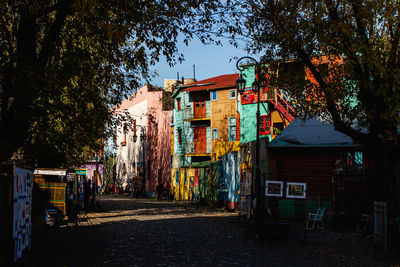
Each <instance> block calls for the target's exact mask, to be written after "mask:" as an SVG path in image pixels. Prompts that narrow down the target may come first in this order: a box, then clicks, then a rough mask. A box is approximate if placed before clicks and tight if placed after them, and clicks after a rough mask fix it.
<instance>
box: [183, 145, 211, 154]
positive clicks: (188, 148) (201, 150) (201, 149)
mask: <svg viewBox="0 0 400 267" xmlns="http://www.w3.org/2000/svg"><path fill="white" fill-rule="evenodd" d="M185 155H188V156H209V155H210V152H208V151H207V145H204V144H195V143H185Z"/></svg>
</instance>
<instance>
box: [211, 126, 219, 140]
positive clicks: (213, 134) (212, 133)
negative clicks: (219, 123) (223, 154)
mask: <svg viewBox="0 0 400 267" xmlns="http://www.w3.org/2000/svg"><path fill="white" fill-rule="evenodd" d="M211 138H212V139H213V140H216V139H218V129H217V128H214V129H212V131H211Z"/></svg>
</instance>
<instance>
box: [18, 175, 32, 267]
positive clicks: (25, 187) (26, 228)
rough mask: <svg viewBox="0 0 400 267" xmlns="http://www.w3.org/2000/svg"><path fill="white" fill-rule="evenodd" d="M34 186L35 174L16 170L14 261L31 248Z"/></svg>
mask: <svg viewBox="0 0 400 267" xmlns="http://www.w3.org/2000/svg"><path fill="white" fill-rule="evenodd" d="M32 184H33V172H32V171H30V170H25V169H20V168H16V169H15V176H14V213H13V239H14V261H15V262H16V261H17V260H18V259H19V258H21V257H22V252H23V251H24V250H25V249H30V247H31V234H32V220H31V206H32Z"/></svg>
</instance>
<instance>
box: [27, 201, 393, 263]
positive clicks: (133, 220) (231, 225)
mask: <svg viewBox="0 0 400 267" xmlns="http://www.w3.org/2000/svg"><path fill="white" fill-rule="evenodd" d="M99 203H100V205H101V207H102V211H101V212H94V213H89V214H88V217H89V218H90V221H91V222H92V224H93V225H92V226H89V225H88V223H87V222H81V223H80V224H79V225H78V226H77V227H60V228H48V227H40V228H37V229H34V232H33V238H32V246H33V248H32V257H31V259H30V260H29V262H27V263H26V265H30V266H117V265H123V266H399V264H400V260H399V257H397V258H396V255H393V254H392V253H385V252H383V251H382V250H380V249H375V248H374V247H373V243H372V242H371V240H369V239H367V238H361V237H358V236H356V235H354V234H352V233H339V234H338V233H334V232H331V231H329V230H325V231H323V232H313V233H311V234H310V235H309V236H308V238H307V242H304V231H303V227H302V226H299V225H296V224H291V225H290V229H291V231H290V236H289V240H288V242H273V241H268V240H267V241H261V240H260V239H259V238H257V236H256V235H255V234H254V233H252V232H251V231H248V229H249V228H248V227H247V225H246V224H244V223H243V222H240V221H239V218H238V214H237V213H235V212H232V213H231V212H224V211H222V210H213V209H209V208H200V209H195V208H193V207H192V208H185V207H184V205H183V204H182V203H178V202H172V201H156V200H153V199H132V198H129V197H120V196H117V197H114V196H99Z"/></svg>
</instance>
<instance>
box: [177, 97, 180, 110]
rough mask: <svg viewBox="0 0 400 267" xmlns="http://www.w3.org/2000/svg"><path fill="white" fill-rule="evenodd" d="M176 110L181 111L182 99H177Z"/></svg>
mask: <svg viewBox="0 0 400 267" xmlns="http://www.w3.org/2000/svg"><path fill="white" fill-rule="evenodd" d="M176 108H177V110H181V99H180V98H177V99H176Z"/></svg>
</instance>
